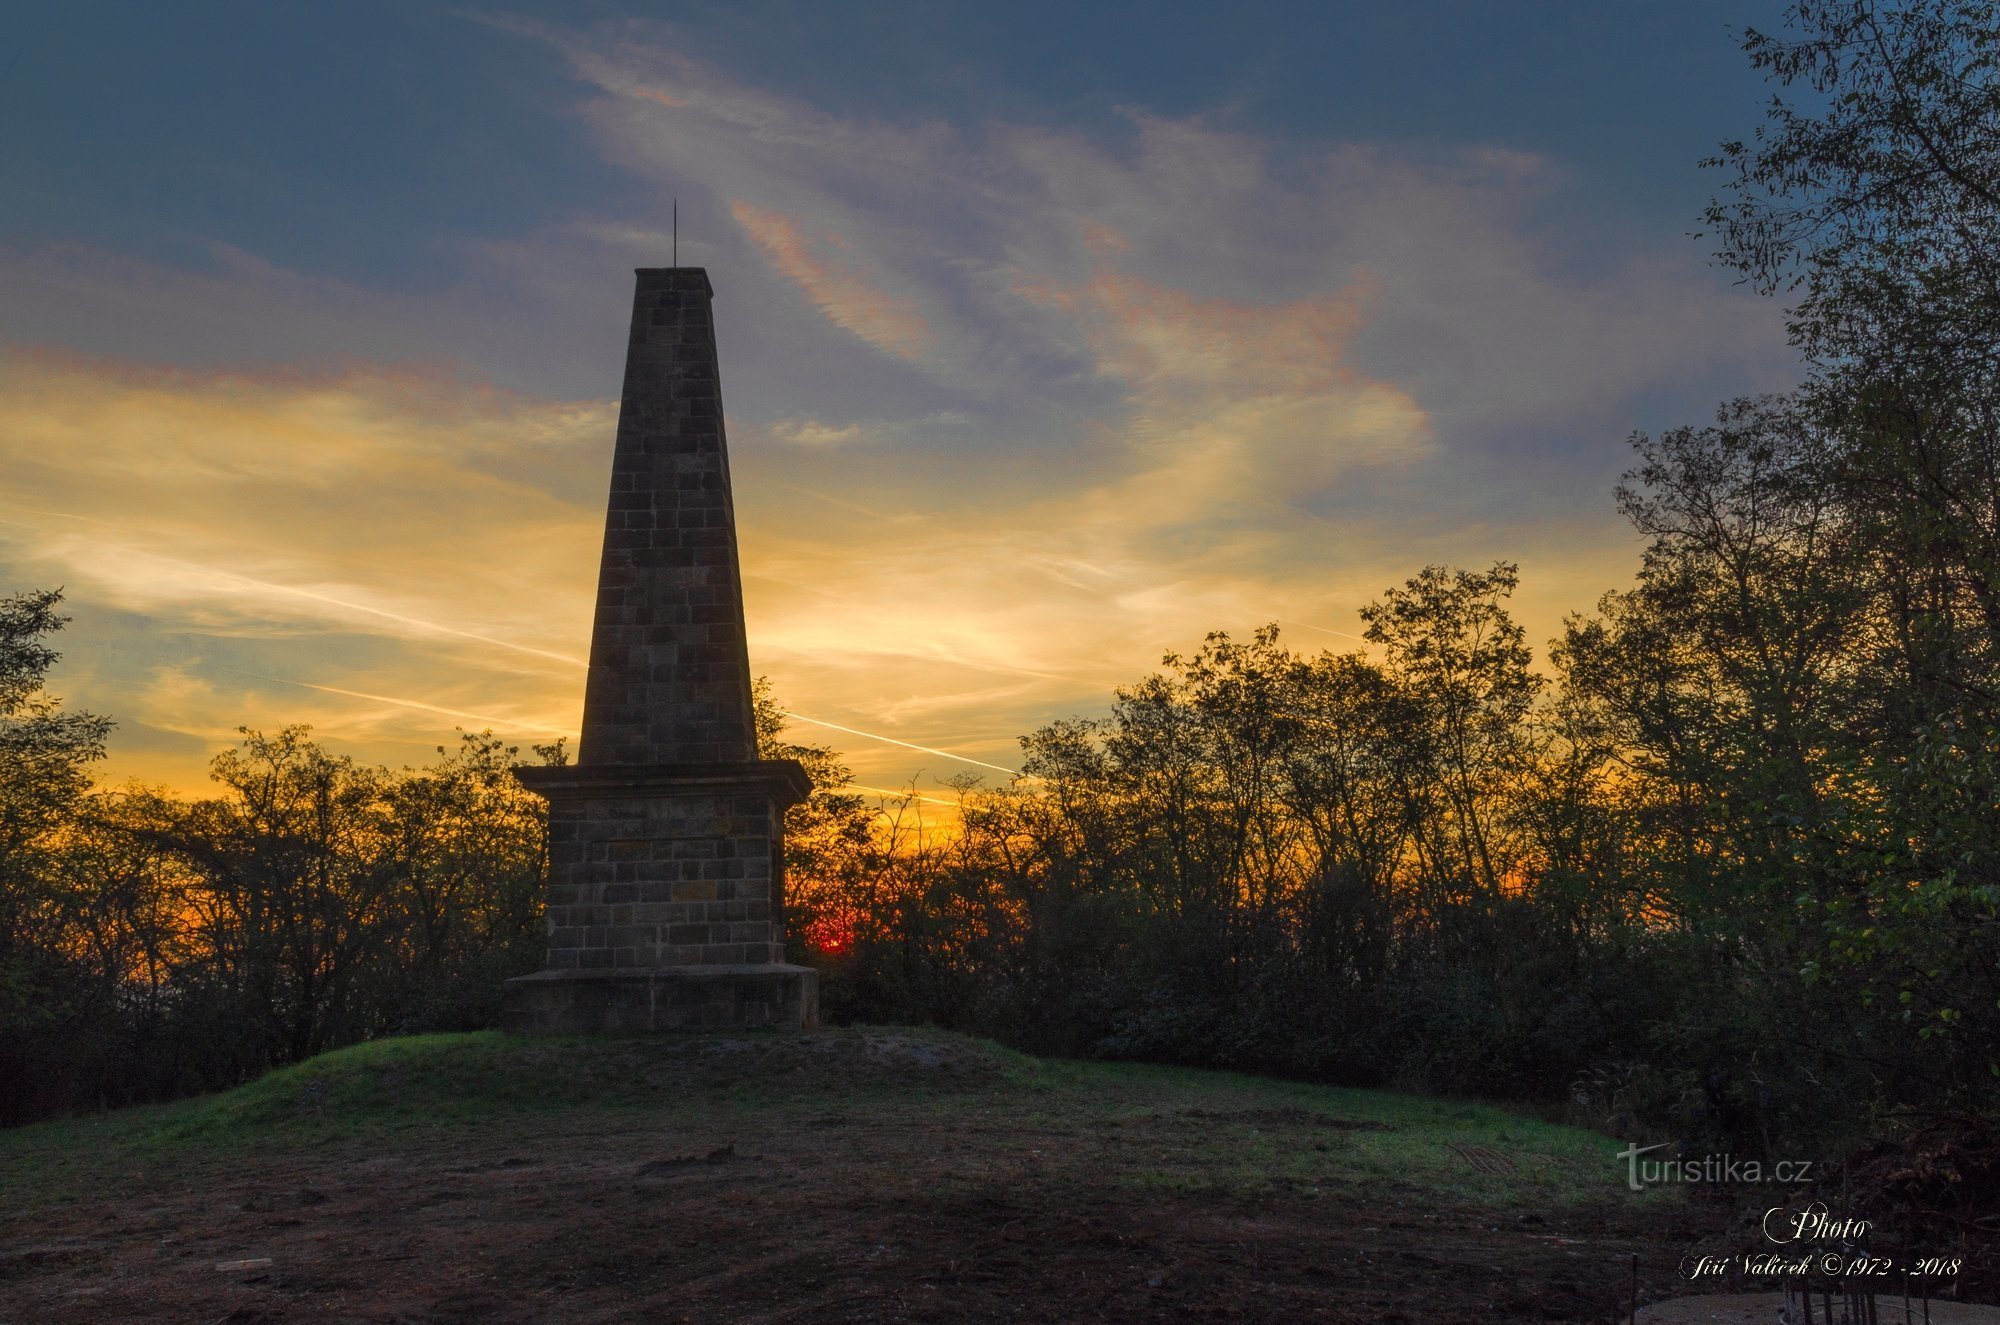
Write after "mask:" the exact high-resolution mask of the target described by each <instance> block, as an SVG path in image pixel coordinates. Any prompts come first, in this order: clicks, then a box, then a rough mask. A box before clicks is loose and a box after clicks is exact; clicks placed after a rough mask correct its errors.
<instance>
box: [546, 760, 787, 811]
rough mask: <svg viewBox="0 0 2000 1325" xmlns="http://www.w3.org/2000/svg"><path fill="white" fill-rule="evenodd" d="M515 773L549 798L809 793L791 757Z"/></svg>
mask: <svg viewBox="0 0 2000 1325" xmlns="http://www.w3.org/2000/svg"><path fill="white" fill-rule="evenodd" d="M514 776H515V777H516V778H518V779H519V780H520V783H521V785H522V786H524V787H526V788H527V789H528V790H529V791H532V792H535V793H537V794H538V795H541V796H545V797H547V798H548V799H550V800H555V799H557V798H558V797H562V798H581V797H602V798H609V799H627V798H634V799H636V798H642V797H652V796H713V795H725V796H726V795H729V794H730V793H732V792H758V793H762V794H765V795H768V796H770V797H771V798H772V799H774V800H776V801H778V802H779V803H780V804H782V805H796V804H798V803H799V802H800V801H802V800H804V799H805V798H806V797H807V796H810V795H811V794H812V779H811V778H809V777H807V776H806V770H805V768H804V767H803V766H801V765H800V764H799V762H798V761H797V760H795V759H752V760H748V761H746V762H743V763H729V764H563V765H547V764H533V765H526V766H522V767H518V768H516V769H515V770H514Z"/></svg>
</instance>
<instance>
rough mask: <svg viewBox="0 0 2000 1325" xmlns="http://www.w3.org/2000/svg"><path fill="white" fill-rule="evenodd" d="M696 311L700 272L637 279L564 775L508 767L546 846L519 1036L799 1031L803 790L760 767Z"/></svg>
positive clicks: (774, 765) (710, 345) (716, 420)
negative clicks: (543, 911)
mask: <svg viewBox="0 0 2000 1325" xmlns="http://www.w3.org/2000/svg"><path fill="white" fill-rule="evenodd" d="M712 300H713V291H712V288H711V287H710V285H709V281H708V275H707V273H706V272H704V271H702V270H701V269H700V268H698V267H669V268H650V269H642V270H641V271H639V273H638V283H637V290H636V293H635V295H634V298H633V306H632V334H631V338H630V341H629V343H628V345H627V349H626V360H625V387H624V398H623V404H622V407H621V409H620V412H619V418H618V435H617V441H616V446H615V448H614V452H613V457H612V467H611V491H610V500H609V503H608V508H607V511H606V515H605V526H604V552H603V558H602V560H601V562H600V564H599V571H598V590H597V614H596V621H595V626H594V629H593V631H592V635H591V643H590V674H589V679H588V681H587V683H586V685H585V688H584V706H583V735H582V739H581V741H580V742H579V745H578V750H577V762H576V764H575V766H573V767H569V768H523V769H518V770H516V774H517V776H519V777H520V779H521V781H522V782H523V783H524V784H525V785H527V786H528V787H530V788H531V789H533V790H535V791H537V792H539V793H540V794H541V795H543V796H545V797H547V798H548V801H549V835H550V848H549V849H550V862H549V896H548V923H549V951H548V965H547V968H546V969H545V970H543V971H540V972H538V973H536V974H535V975H531V976H526V977H523V978H522V979H519V980H512V981H509V982H508V986H507V990H506V996H505V1002H504V1016H505V1019H506V1021H507V1023H508V1024H509V1025H510V1026H511V1027H513V1028H515V1029H517V1030H521V1031H528V1032H578V1031H589V1030H666V1029H679V1028H694V1027H727V1026H809V1025H812V1024H814V1023H815V1022H816V1021H817V1019H818V998H817V986H816V982H815V973H814V972H813V971H811V970H810V969H808V968H806V967H801V966H792V965H788V964H786V962H785V960H784V950H785V933H784V869H783V860H784V855H783V832H784V811H785V808H786V807H787V806H789V805H792V804H795V803H796V802H797V801H799V800H801V799H803V798H804V797H805V796H806V795H807V794H808V792H809V791H810V790H811V788H810V784H809V783H808V782H807V779H806V776H805V771H804V770H803V769H801V768H800V767H799V766H798V765H797V764H796V763H793V762H792V761H790V760H764V759H758V758H757V743H756V726H755V722H754V719H753V717H752V712H751V701H750V664H749V651H748V648H747V645H746V641H745V638H744V629H743V596H742V579H741V575H740V572H739V569H738V565H737V552H736V522H735V514H734V510H733V507H732V504H731V499H730V485H729V457H728V447H727V441H726V438H725V434H724V428H723V417H722V386H721V378H720V374H719V371H718V367H717V363H716V352H715V326H714V319H713V314H712V308H711V305H712Z"/></svg>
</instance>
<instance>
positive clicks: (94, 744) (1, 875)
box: [0, 590, 111, 1119]
mask: <svg viewBox="0 0 2000 1325" xmlns="http://www.w3.org/2000/svg"><path fill="white" fill-rule="evenodd" d="M61 601H62V594H61V591H60V590H42V591H39V592H30V593H23V594H17V595H15V596H13V597H11V598H5V599H0V1081H7V1082H12V1083H15V1084H14V1086H13V1087H12V1088H10V1089H7V1090H4V1091H0V1119H5V1118H7V1117H9V1116H19V1115H20V1114H21V1113H23V1112H25V1111H27V1110H30V1109H32V1108H35V1107H38V1106H37V1105H35V1104H34V1103H33V1102H32V1101H31V1100H29V1099H26V1098H24V1097H23V1096H24V1095H25V1094H27V1093H31V1092H32V1091H33V1090H35V1089H36V1088H37V1085H36V1083H37V1078H38V1077H41V1076H43V1075H44V1072H45V1069H46V1066H47V1064H46V1061H45V1055H46V1053H47V1052H48V1051H49V1049H50V1048H51V1047H52V1046H55V1045H57V1044H59V1042H60V1040H61V1038H62V1034H63V1027H64V1026H65V1025H66V1024H67V1023H68V1022H69V1021H70V1020H71V1019H72V1017H73V1015H74V1013H75V1009H76V1006H77V1004H78V1002H79V1001H80V999H82V998H83V996H84V994H85V992H86V991H87V989H88V988H89V987H91V985H92V984H93V982H92V981H91V980H90V979H89V970H88V968H87V965H86V964H85V963H82V962H80V961H78V960H75V959H73V958H72V957H71V956H70V955H69V954H68V953H67V952H66V950H65V945H64V943H63V942H62V939H63V930H64V913H63V907H62V905H61V899H60V893H61V882H62V871H61V869H60V859H61V851H62V849H63V846H64V837H65V835H66V833H68V831H69V830H70V829H71V827H72V826H73V824H74V823H75V821H76V817H77V813H78V810H79V807H80V805H81V802H82V799H83V796H84V794H85V792H86V791H88V789H89V786H90V773H89V768H90V765H91V764H92V763H93V762H95V761H96V760H98V759H100V758H102V757H103V755H104V741H105V737H106V736H107V735H108V734H109V733H110V730H111V723H110V721H109V720H108V719H105V718H101V717H98V716H96V715H94V714H90V713H65V712H63V711H62V706H61V702H60V701H59V700H58V699H56V698H55V697H54V696H53V695H50V694H48V693H47V692H46V691H45V690H44V689H43V682H44V680H45V678H46V677H47V675H48V670H49V668H50V667H52V666H54V664H55V662H56V660H57V658H58V657H59V656H60V655H58V654H57V653H56V652H55V650H53V649H51V648H50V647H49V645H48V643H47V638H48V636H50V635H52V634H54V633H55V632H56V631H57V630H59V629H61V628H62V626H63V625H64V624H65V622H66V621H67V620H68V618H66V617H63V616H61V615H59V614H58V613H57V611H56V606H57V604H58V603H60V602H61ZM38 1069H41V1070H38ZM41 1088H42V1089H44V1090H58V1089H59V1085H58V1083H48V1082H44V1083H42V1086H41Z"/></svg>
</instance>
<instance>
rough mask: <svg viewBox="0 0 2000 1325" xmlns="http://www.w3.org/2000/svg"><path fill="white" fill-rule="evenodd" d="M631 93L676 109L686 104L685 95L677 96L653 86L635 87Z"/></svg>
mask: <svg viewBox="0 0 2000 1325" xmlns="http://www.w3.org/2000/svg"><path fill="white" fill-rule="evenodd" d="M632 95H633V96H635V97H644V98H645V99H646V100H648V101H657V102H659V103H660V104H661V105H662V106H672V107H674V108H675V109H676V110H678V109H679V108H681V107H683V106H685V105H687V104H688V103H687V98H686V97H677V96H675V95H674V94H673V93H671V92H662V91H660V90H659V89H658V88H653V87H635V88H633V89H632Z"/></svg>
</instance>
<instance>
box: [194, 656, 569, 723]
mask: <svg viewBox="0 0 2000 1325" xmlns="http://www.w3.org/2000/svg"><path fill="white" fill-rule="evenodd" d="M216 670H217V671H222V672H234V673H235V674H236V675H238V676H248V677H253V678H255V679H256V680H259V681H270V682H273V683H275V684H277V685H285V686H297V687H298V688H299V689H301V690H319V691H324V692H325V693H326V694H329V695H346V696H347V697H348V698H349V699H367V700H373V701H374V702H375V703H378V704H394V705H396V706H398V707H400V708H406V709H419V710H421V711H423V712H425V713H441V714H443V715H444V716H445V717H447V718H465V719H468V720H470V721H472V722H483V723H485V724H486V725H487V726H489V727H494V728H499V729H501V730H506V729H508V728H514V729H517V730H518V729H521V728H526V729H528V730H529V731H537V732H544V733H546V734H548V735H551V736H570V735H573V734H574V733H572V732H570V731H569V730H568V729H566V728H562V727H550V726H548V725H547V724H545V723H540V722H524V721H522V720H521V719H519V718H496V717H494V716H493V715H491V714H488V713H469V712H467V711H466V710H464V709H452V708H445V707H443V706H441V705H438V704H426V703H424V702H423V701H422V700H419V699H398V698H397V697H396V696H394V695H372V694H369V693H368V692H367V691H366V690H344V689H342V688H341V687H339V686H326V685H316V684H314V683H313V682H311V681H294V680H292V679H290V678H289V677H284V676H266V675H265V674H264V673H262V672H246V671H242V670H240V669H238V668H235V667H218V668H217V669H216Z"/></svg>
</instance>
